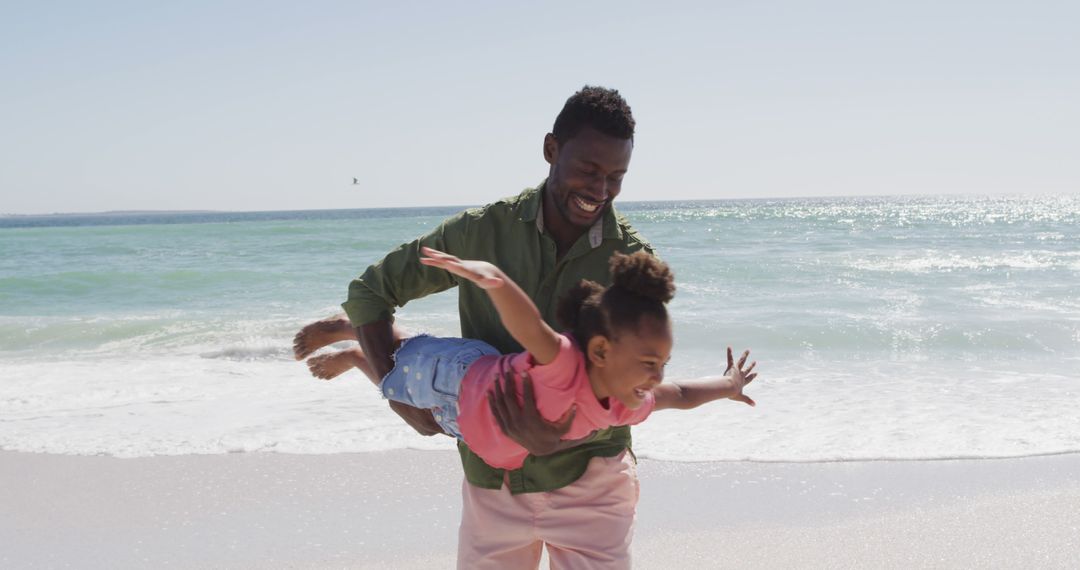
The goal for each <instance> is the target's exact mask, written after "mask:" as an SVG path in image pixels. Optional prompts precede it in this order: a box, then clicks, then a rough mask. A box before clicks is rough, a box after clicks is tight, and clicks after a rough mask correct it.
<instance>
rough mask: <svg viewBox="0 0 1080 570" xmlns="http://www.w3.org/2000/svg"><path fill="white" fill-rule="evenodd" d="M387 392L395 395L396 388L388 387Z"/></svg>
mask: <svg viewBox="0 0 1080 570" xmlns="http://www.w3.org/2000/svg"><path fill="white" fill-rule="evenodd" d="M386 393H387V394H389V395H391V396H393V395H394V389H393V388H387V389H386Z"/></svg>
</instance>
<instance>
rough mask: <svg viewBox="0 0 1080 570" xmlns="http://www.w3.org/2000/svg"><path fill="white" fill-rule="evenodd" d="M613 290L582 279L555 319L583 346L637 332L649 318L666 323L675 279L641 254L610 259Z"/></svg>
mask: <svg viewBox="0 0 1080 570" xmlns="http://www.w3.org/2000/svg"><path fill="white" fill-rule="evenodd" d="M609 266H610V268H611V286H610V287H604V286H602V285H600V284H599V283H596V282H595V281H589V280H587V279H582V280H581V282H579V283H578V284H577V285H575V286H573V287H571V288H570V290H569V291H567V292H566V293H565V294H564V295H563V296H562V298H561V299H559V306H558V311H557V313H556V316H557V317H558V319H559V323H560V324H561V325H562V326H563V327H565V328H566V329H567V330H569V331H570V332H571V334H573V335H574V338H575V339H576V340H577V341H578V343H580V344H581V345H582V346H585V345H586V344H588V342H589V339H591V338H592V337H594V336H597V335H602V336H605V337H608V338H614V336H617V334H618V333H619V332H620V331H627V330H631V331H636V330H637V327H638V325H639V324H640V323H641V319H642V318H643V317H645V316H650V317H653V318H655V319H658V320H660V321H663V322H667V318H668V313H667V307H666V306H665V305H666V304H667V303H668V301H671V299H672V298H673V297H674V296H675V276H674V274H672V272H671V268H670V267H668V265H667V264H666V263H664V262H663V261H660V260H659V259H657V258H655V257H653V256H652V255H649V254H648V253H646V252H644V251H639V252H636V253H633V254H630V255H625V254H621V253H616V254H615V255H614V256H612V257H611V261H610V264H609Z"/></svg>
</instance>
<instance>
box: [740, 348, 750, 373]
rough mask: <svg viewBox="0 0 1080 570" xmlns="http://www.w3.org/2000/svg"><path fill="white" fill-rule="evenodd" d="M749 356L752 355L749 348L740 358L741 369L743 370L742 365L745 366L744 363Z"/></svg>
mask: <svg viewBox="0 0 1080 570" xmlns="http://www.w3.org/2000/svg"><path fill="white" fill-rule="evenodd" d="M749 356H750V351H749V350H747V351H745V352H743V353H742V356H741V357H740V358H739V370H742V367H743V365H744V364H746V359H747V358H748V357H749Z"/></svg>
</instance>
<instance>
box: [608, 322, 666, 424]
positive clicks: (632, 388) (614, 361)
mask: <svg viewBox="0 0 1080 570" xmlns="http://www.w3.org/2000/svg"><path fill="white" fill-rule="evenodd" d="M673 344H674V341H673V340H672V336H671V323H669V322H668V321H667V320H666V319H665V320H663V321H661V320H660V319H657V318H654V317H644V318H642V319H641V321H640V322H639V323H638V327H637V330H636V331H635V330H633V329H629V330H621V331H617V334H616V336H615V338H614V339H608V338H606V337H603V336H595V337H593V338H592V339H590V340H589V346H588V356H589V361H590V364H591V365H592V366H591V367H590V371H589V381H590V382H591V383H592V387H593V392H594V393H595V394H596V397H597V398H598V399H601V400H602V399H604V398H615V399H616V400H618V401H620V402H622V404H623V405H624V406H626V407H627V408H630V409H637V408H639V407H641V404H643V403H644V401H645V395H646V394H647V393H648V392H649V391H651V390H652V389H653V388H655V387H656V386H657V385H658V384H660V382H662V381H663V380H664V366H665V365H666V364H667V361H668V359H669V358H671V348H672V345H673Z"/></svg>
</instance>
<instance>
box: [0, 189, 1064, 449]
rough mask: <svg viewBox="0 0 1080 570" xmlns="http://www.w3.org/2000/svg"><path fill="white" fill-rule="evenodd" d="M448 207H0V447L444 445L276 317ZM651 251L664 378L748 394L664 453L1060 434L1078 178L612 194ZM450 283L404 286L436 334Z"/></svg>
mask: <svg viewBox="0 0 1080 570" xmlns="http://www.w3.org/2000/svg"><path fill="white" fill-rule="evenodd" d="M457 210H458V208H409V209H381V210H333V211H296V212H253V213H212V212H210V213H206V212H188V213H117V214H99V215H88V216H46V217H37V216H34V217H22V216H15V217H5V218H0V449H3V450H12V451H25V452H41V453H60V454H80V455H111V456H118V457H139V456H150V455H177V454H204V453H209V454H217V453H237V452H245V453H258V452H281V453H339V452H360V451H372V450H387V449H400V448H414V449H451V448H452V447H453V444H452V442H451V440H450V439H449V438H445V437H437V438H425V437H421V436H418V435H416V434H414V433H412V432H411V430H410V429H408V428H407V427H406V426H405V425H404V423H403V422H402V421H401V420H400V419H398V418H397V416H395V415H394V414H393V413H391V412H390V411H389V410H388V408H387V406H386V404H385V402H383V401H382V400H381V399H380V397H379V394H378V392H377V391H376V389H375V388H374V387H373V386H372V385H371V384H370V382H369V381H368V380H367V379H366V378H365V377H363V376H362V375H361V374H360V373H359V372H349V373H347V374H346V375H344V376H342V377H339V378H338V379H335V380H333V381H329V382H327V381H321V380H316V379H314V378H312V377H311V376H309V375H308V372H307V369H306V367H305V366H304V364H303V363H299V362H295V361H294V360H293V359H292V356H291V339H292V336H293V334H294V333H295V332H296V331H297V330H298V329H299V328H300V327H301V326H302V325H304V324H305V323H307V322H309V321H312V320H315V319H317V318H321V317H326V316H329V315H332V314H334V313H335V312H337V311H338V310H339V308H338V306H339V304H340V303H341V302H342V301H343V300H344V298H345V294H346V288H347V286H348V283H349V281H350V280H351V279H352V278H354V277H355V276H357V275H359V274H360V273H361V272H363V270H364V269H365V268H366V267H367V265H369V264H370V263H372V262H374V261H376V260H378V259H379V257H380V256H381V255H382V254H384V253H385V252H387V251H388V250H390V249H391V248H393V247H394V246H396V245H397V244H399V243H401V242H403V241H407V240H410V239H412V238H414V237H416V236H418V235H420V234H422V233H424V232H425V231H426V230H428V229H430V228H432V227H434V226H435V225H436V224H437V223H438V222H439V221H440V220H441V219H442V218H444V217H445V216H448V215H450V214H452V213H453V212H455V211H457ZM619 210H620V211H621V212H622V213H624V214H625V215H626V216H627V217H628V218H629V219H630V220H631V222H632V223H633V224H634V226H635V227H636V228H637V229H638V230H639V231H640V232H641V233H642V234H643V235H644V236H645V237H646V238H647V239H649V241H651V242H652V243H653V245H654V246H655V247H656V248H657V250H658V252H659V253H660V255H661V256H662V257H663V258H664V259H665V260H666V261H667V262H669V263H670V264H671V266H672V268H673V269H674V271H675V274H676V280H677V285H678V291H677V293H676V297H675V300H674V301H673V302H672V304H671V313H672V319H673V322H674V326H675V335H676V344H675V350H674V355H673V358H672V361H671V363H670V365H669V367H668V373H667V376H668V378H669V379H677V378H680V377H693V376H695V375H705V374H718V373H720V372H722V368H723V362H724V356H723V355H724V348H725V347H726V346H728V345H731V346H733V347H734V348H735V349H736V350H741V349H744V348H750V349H751V350H752V351H753V357H754V358H755V359H756V360H758V362H759V364H758V368H757V370H758V371H759V372H760V377H759V378H758V380H756V381H755V382H754V383H753V384H751V385H750V386H749V387H748V389H747V393H748V394H750V395H751V396H752V397H753V398H755V399H756V400H757V403H758V406H757V407H756V408H750V407H748V406H745V405H742V404H737V403H734V402H730V401H719V402H713V403H710V404H707V405H705V406H703V407H701V408H699V409H696V410H693V411H689V412H680V411H665V412H658V413H656V414H655V415H654V416H652V417H651V418H650V419H649V420H648V421H647V422H645V423H644V424H642V425H641V426H637V427H635V428H634V449H635V451H636V452H637V453H638V455H639V456H643V457H651V458H658V459H665V460H675V461H706V460H752V461H845V460H875V459H911V460H915V459H939V458H977V457H1016V456H1027V455H1039V454H1054V453H1066V452H1077V451H1080V196H1071V197H1070V196H1056V197H1054V196H1052V197H1019V196H1017V197H862V198H820V199H776V200H730V201H695V202H639V203H623V204H621V205H620V206H619ZM456 307H457V305H456V294H455V293H454V292H453V291H449V292H446V293H443V294H440V295H435V296H432V297H429V298H426V299H422V300H418V301H415V302H412V303H409V304H408V305H407V306H406V307H404V308H403V309H401V310H400V311H399V313H398V315H399V322H401V323H402V324H403V325H404V326H406V327H407V328H409V329H410V330H417V331H420V330H423V331H428V332H432V333H435V334H443V335H454V334H457V332H458V330H457V313H456Z"/></svg>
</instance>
